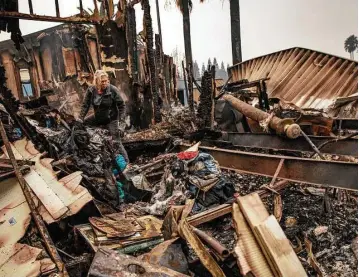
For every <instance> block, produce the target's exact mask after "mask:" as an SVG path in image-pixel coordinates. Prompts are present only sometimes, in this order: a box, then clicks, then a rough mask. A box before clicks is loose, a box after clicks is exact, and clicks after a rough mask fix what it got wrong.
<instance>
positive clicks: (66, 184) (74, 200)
mask: <svg viewBox="0 0 359 277" xmlns="http://www.w3.org/2000/svg"><path fill="white" fill-rule="evenodd" d="M3 150H4V153H7V151H5V149H4V148H3ZM12 151H13V152H14V155H15V157H16V158H17V159H30V160H32V161H34V162H35V165H33V166H31V168H30V172H29V173H27V174H25V175H24V178H25V180H26V182H27V183H28V184H29V186H30V187H31V189H32V191H33V192H34V194H35V195H36V199H35V201H36V203H37V206H38V209H39V211H40V213H41V215H42V217H43V219H44V220H45V221H46V222H47V223H48V224H50V223H52V222H54V221H56V220H59V219H60V218H63V217H66V216H69V215H73V214H76V213H77V212H79V211H80V209H81V208H82V207H83V206H84V205H85V204H86V203H88V202H89V201H91V200H92V196H91V195H90V193H89V192H88V191H87V189H85V188H84V187H82V186H81V185H80V182H81V180H82V176H81V172H74V173H72V174H70V175H67V176H65V177H64V178H62V179H60V180H58V179H57V177H56V173H55V172H54V171H53V169H52V166H51V162H52V159H41V156H42V154H41V153H39V152H38V151H37V150H36V149H35V147H34V145H33V144H32V142H30V141H27V140H26V139H23V140H19V141H16V142H14V143H13V144H12Z"/></svg>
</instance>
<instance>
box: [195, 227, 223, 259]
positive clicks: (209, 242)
mask: <svg viewBox="0 0 359 277" xmlns="http://www.w3.org/2000/svg"><path fill="white" fill-rule="evenodd" d="M192 230H193V232H194V233H195V234H196V235H197V236H199V237H200V238H201V239H202V240H203V241H204V242H205V243H206V244H207V245H208V246H210V247H212V248H213V249H214V250H215V251H216V252H217V253H218V254H219V255H220V256H222V257H223V258H227V257H228V256H229V250H228V249H227V248H226V247H225V246H223V245H222V244H221V243H220V242H219V241H218V240H216V239H215V238H213V237H211V236H210V235H208V234H206V233H205V232H203V231H201V230H199V229H197V228H196V227H192Z"/></svg>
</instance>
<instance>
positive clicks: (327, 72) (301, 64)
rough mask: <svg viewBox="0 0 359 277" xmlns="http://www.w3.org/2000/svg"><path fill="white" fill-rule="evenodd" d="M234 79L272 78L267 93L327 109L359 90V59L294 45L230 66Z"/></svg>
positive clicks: (303, 104) (299, 105)
mask: <svg viewBox="0 0 359 277" xmlns="http://www.w3.org/2000/svg"><path fill="white" fill-rule="evenodd" d="M231 74H232V75H233V80H232V82H237V81H240V80H242V79H247V80H248V81H255V80H258V79H263V78H269V80H268V81H267V83H266V84H267V93H268V95H269V97H278V98H282V99H284V100H286V101H289V102H292V103H293V104H295V105H297V106H298V107H301V108H314V109H325V108H327V107H328V106H329V105H330V104H331V103H332V102H333V101H334V100H335V99H336V98H338V97H344V96H349V95H352V94H354V93H356V92H358V62H357V61H353V60H348V59H345V58H340V57H336V56H333V55H330V54H325V53H322V52H318V51H314V50H310V49H305V48H300V47H294V48H290V49H286V50H282V51H279V52H275V53H271V54H268V55H264V56H261V57H257V58H254V59H251V60H248V61H245V62H242V63H239V64H236V65H234V66H232V67H230V68H229V75H231Z"/></svg>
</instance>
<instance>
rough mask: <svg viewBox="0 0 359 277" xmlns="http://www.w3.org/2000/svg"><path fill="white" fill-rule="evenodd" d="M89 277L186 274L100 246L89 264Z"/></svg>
mask: <svg viewBox="0 0 359 277" xmlns="http://www.w3.org/2000/svg"><path fill="white" fill-rule="evenodd" d="M88 276H89V277H99V276H102V277H130V276H133V277H135V276H143V277H149V276H163V277H185V276H188V275H185V274H182V273H179V272H176V271H173V270H171V269H169V268H166V267H161V266H158V265H152V264H150V263H147V262H143V261H141V260H140V259H138V258H135V257H133V256H127V255H124V254H120V253H117V252H115V251H113V250H109V249H104V248H100V249H99V251H97V253H96V255H95V257H94V259H93V262H92V264H91V267H90V270H89V273H88Z"/></svg>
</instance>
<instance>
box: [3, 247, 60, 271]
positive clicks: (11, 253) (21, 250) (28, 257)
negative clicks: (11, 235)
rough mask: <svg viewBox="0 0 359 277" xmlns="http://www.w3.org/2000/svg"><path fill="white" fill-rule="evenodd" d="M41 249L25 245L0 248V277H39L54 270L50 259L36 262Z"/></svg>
mask: <svg viewBox="0 0 359 277" xmlns="http://www.w3.org/2000/svg"><path fill="white" fill-rule="evenodd" d="M41 251H42V250H41V249H39V248H35V247H31V246H29V245H27V244H20V243H17V244H10V245H7V246H4V247H1V248H0V261H1V262H0V277H5V276H6V277H18V276H40V275H41V274H46V273H47V272H50V271H52V270H53V269H54V268H55V264H54V263H53V262H52V261H51V260H50V259H42V260H37V257H38V256H39V254H40V253H41Z"/></svg>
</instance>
